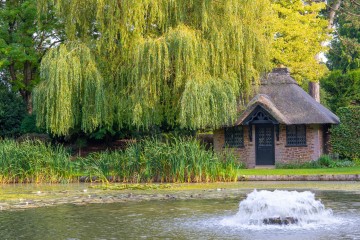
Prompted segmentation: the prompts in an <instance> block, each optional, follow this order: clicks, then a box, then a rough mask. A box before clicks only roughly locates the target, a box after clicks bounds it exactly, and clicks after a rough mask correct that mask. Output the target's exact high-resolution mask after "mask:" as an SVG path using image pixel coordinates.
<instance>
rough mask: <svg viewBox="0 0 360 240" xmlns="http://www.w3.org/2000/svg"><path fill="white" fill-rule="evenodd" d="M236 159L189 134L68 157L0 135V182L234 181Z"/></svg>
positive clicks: (57, 150)
mask: <svg viewBox="0 0 360 240" xmlns="http://www.w3.org/2000/svg"><path fill="white" fill-rule="evenodd" d="M241 167H242V165H241V164H240V163H239V162H238V161H237V159H236V157H235V156H234V154H232V153H231V152H229V151H225V152H224V154H222V155H219V154H215V153H213V151H211V150H206V149H205V148H204V146H202V145H201V144H200V143H199V142H198V141H197V140H195V139H193V138H175V137H173V138H170V139H167V140H166V141H160V140H159V139H156V138H151V139H150V138H149V139H145V140H141V141H139V142H137V143H133V144H132V145H130V146H129V147H128V148H127V149H125V150H123V151H104V152H97V153H92V154H90V155H89V156H87V157H79V158H77V159H75V160H73V161H72V160H71V156H70V154H69V153H68V152H67V151H66V150H65V149H64V148H63V147H62V146H50V145H48V144H44V143H41V142H31V141H26V142H23V143H17V142H15V141H11V140H3V141H0V182H3V183H10V182H75V181H79V177H80V176H86V177H88V179H96V180H97V181H102V182H108V181H118V182H129V183H140V182H146V183H150V182H214V181H236V179H237V174H238V169H239V168H241Z"/></svg>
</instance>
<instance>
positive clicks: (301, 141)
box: [286, 125, 306, 146]
mask: <svg viewBox="0 0 360 240" xmlns="http://www.w3.org/2000/svg"><path fill="white" fill-rule="evenodd" d="M286 144H287V146H306V126H305V125H289V126H286Z"/></svg>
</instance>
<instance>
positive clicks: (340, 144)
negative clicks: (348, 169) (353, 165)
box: [330, 106, 360, 159]
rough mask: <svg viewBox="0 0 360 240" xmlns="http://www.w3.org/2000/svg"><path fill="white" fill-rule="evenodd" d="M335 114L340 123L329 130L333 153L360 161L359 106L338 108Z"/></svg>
mask: <svg viewBox="0 0 360 240" xmlns="http://www.w3.org/2000/svg"><path fill="white" fill-rule="evenodd" d="M337 114H338V116H339V118H340V121H341V123H340V124H339V125H338V126H335V127H333V128H332V129H331V134H332V135H331V140H330V141H331V145H332V149H333V152H335V153H339V155H340V156H341V157H343V158H350V159H360V106H353V107H343V108H339V109H338V111H337Z"/></svg>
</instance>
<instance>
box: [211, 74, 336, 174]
mask: <svg viewBox="0 0 360 240" xmlns="http://www.w3.org/2000/svg"><path fill="white" fill-rule="evenodd" d="M332 124H339V118H338V117H337V116H336V115H335V114H333V113H332V112H331V111H330V110H328V109H327V108H325V107H324V106H323V105H321V104H320V103H319V102H317V101H316V100H315V99H314V98H313V97H311V96H310V95H309V94H308V93H306V92H305V91H304V90H303V89H302V88H301V87H300V86H299V85H298V84H297V83H296V81H295V80H294V79H293V78H291V76H290V73H289V71H288V69H287V68H275V69H274V70H273V71H272V72H271V73H269V74H267V76H265V77H264V78H262V79H261V83H260V86H259V88H258V91H257V95H256V96H254V97H253V99H252V100H251V101H250V102H249V103H248V105H247V107H246V110H245V111H244V112H242V114H241V115H240V117H239V118H238V120H237V121H236V123H235V125H234V126H231V127H224V128H221V129H218V130H216V131H214V150H215V151H222V149H224V147H225V146H226V147H229V148H233V149H234V150H235V152H236V154H238V156H239V158H240V160H241V161H243V162H245V163H246V165H247V167H249V168H252V167H256V166H271V165H275V163H290V162H292V161H296V162H305V161H310V160H316V159H318V158H319V157H320V155H322V154H323V153H324V152H326V151H327V144H328V137H329V136H328V130H329V127H330V126H331V125H332Z"/></svg>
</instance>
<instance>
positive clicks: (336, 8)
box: [328, 0, 342, 29]
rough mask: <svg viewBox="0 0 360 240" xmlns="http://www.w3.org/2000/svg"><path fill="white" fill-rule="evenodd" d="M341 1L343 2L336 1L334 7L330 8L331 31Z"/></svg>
mask: <svg viewBox="0 0 360 240" xmlns="http://www.w3.org/2000/svg"><path fill="white" fill-rule="evenodd" d="M341 1H342V0H335V1H334V3H333V5H332V6H331V7H330V12H329V25H328V29H331V28H332V27H333V26H334V21H335V14H336V12H337V11H338V10H339V8H340V5H341Z"/></svg>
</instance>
